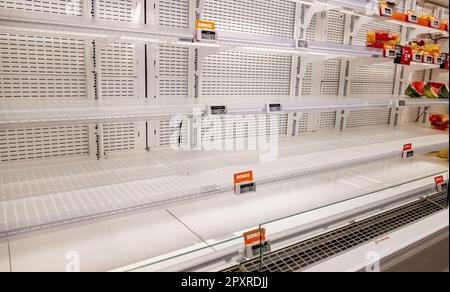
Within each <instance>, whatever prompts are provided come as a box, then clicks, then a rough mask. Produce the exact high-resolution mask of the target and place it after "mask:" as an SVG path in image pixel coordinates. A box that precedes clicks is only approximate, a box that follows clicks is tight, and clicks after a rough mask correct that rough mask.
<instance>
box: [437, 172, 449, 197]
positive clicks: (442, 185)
mask: <svg viewBox="0 0 450 292" xmlns="http://www.w3.org/2000/svg"><path fill="white" fill-rule="evenodd" d="M434 182H435V183H436V191H437V192H439V193H443V192H446V191H447V190H448V183H446V182H445V181H444V177H443V176H442V175H440V176H437V177H435V178H434Z"/></svg>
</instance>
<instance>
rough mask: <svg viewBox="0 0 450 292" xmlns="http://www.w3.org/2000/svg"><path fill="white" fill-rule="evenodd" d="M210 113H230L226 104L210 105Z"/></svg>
mask: <svg viewBox="0 0 450 292" xmlns="http://www.w3.org/2000/svg"><path fill="white" fill-rule="evenodd" d="M209 114H210V115H213V116H214V115H226V114H228V108H227V106H226V105H212V106H210V107H209Z"/></svg>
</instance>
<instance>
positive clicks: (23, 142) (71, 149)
mask: <svg viewBox="0 0 450 292" xmlns="http://www.w3.org/2000/svg"><path fill="white" fill-rule="evenodd" d="M88 145H89V131H88V127H87V126H67V127H49V128H35V129H10V130H0V159H1V161H2V162H12V161H21V160H32V159H43V158H56V157H68V156H82V155H88V154H89V146H88Z"/></svg>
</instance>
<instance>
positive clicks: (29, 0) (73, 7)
mask: <svg viewBox="0 0 450 292" xmlns="http://www.w3.org/2000/svg"><path fill="white" fill-rule="evenodd" d="M82 3H83V0H0V8H2V9H3V8H7V9H18V10H27V11H34V12H42V13H52V14H68V15H76V16H81V15H83V4H82Z"/></svg>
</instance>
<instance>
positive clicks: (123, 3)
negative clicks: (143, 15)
mask: <svg viewBox="0 0 450 292" xmlns="http://www.w3.org/2000/svg"><path fill="white" fill-rule="evenodd" d="M136 4H137V2H136V0H98V9H99V11H98V16H99V18H101V19H108V20H116V21H125V22H139V16H136V14H135V12H136Z"/></svg>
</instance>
